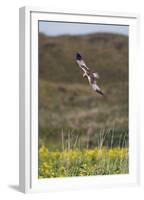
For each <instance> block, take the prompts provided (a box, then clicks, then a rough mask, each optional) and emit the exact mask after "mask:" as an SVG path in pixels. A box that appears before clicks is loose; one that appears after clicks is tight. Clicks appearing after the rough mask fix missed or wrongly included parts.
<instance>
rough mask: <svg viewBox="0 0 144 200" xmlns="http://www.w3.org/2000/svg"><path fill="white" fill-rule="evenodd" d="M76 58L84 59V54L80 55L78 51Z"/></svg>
mask: <svg viewBox="0 0 144 200" xmlns="http://www.w3.org/2000/svg"><path fill="white" fill-rule="evenodd" d="M76 59H77V60H81V59H82V56H81V55H80V53H79V52H77V53H76Z"/></svg>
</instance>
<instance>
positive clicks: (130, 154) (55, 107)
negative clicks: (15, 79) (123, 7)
mask: <svg viewBox="0 0 144 200" xmlns="http://www.w3.org/2000/svg"><path fill="white" fill-rule="evenodd" d="M137 29H138V16H137V15H135V14H119V13H118V14H116V13H107V12H103V13H100V12H91V11H86V12H82V11H79V12H76V11H69V12H68V11H59V10H55V11H50V10H47V9H41V8H20V190H21V191H23V192H48V191H61V190H71V189H96V188H99V187H116V186H129V185H137V184H138V182H139V154H138V152H139V133H138V118H137V113H138V104H137V98H138V91H137V88H138V83H137V80H138V77H137V72H136V68H137V67H138V65H137V64H138V62H137V60H138V58H137V54H138V53H137V40H138V33H137ZM136 66H137V67H136Z"/></svg>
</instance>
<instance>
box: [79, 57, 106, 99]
mask: <svg viewBox="0 0 144 200" xmlns="http://www.w3.org/2000/svg"><path fill="white" fill-rule="evenodd" d="M76 62H77V64H78V65H79V67H80V68H81V69H82V71H83V72H84V73H83V77H87V79H88V81H89V84H90V86H91V87H92V89H93V90H94V91H95V92H97V93H99V94H101V95H103V96H104V93H103V92H102V91H101V89H100V87H99V86H98V85H97V82H96V80H97V79H98V78H99V75H98V73H96V72H93V71H92V70H91V69H90V68H89V67H87V65H86V64H85V62H84V60H83V59H82V56H81V55H80V53H76Z"/></svg>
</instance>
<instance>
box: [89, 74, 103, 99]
mask: <svg viewBox="0 0 144 200" xmlns="http://www.w3.org/2000/svg"><path fill="white" fill-rule="evenodd" d="M89 83H90V85H91V87H92V89H93V90H94V91H95V92H97V93H99V94H101V95H104V93H103V92H102V91H101V89H100V87H99V86H98V85H97V82H96V77H95V76H94V73H92V74H90V76H89Z"/></svg>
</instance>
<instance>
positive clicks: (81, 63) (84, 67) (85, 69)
mask: <svg viewBox="0 0 144 200" xmlns="http://www.w3.org/2000/svg"><path fill="white" fill-rule="evenodd" d="M76 62H77V64H78V65H79V67H80V68H81V69H82V70H83V72H84V73H87V72H88V71H90V69H89V68H88V67H87V65H86V64H85V62H84V60H83V59H82V56H81V55H80V54H79V53H77V54H76Z"/></svg>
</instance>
